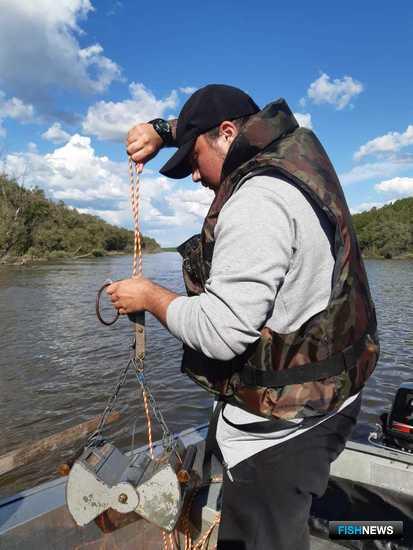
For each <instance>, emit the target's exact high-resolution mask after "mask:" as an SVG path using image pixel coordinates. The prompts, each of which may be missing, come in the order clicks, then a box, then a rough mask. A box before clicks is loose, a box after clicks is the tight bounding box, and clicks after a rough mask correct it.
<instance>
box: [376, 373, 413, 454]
mask: <svg viewBox="0 0 413 550" xmlns="http://www.w3.org/2000/svg"><path fill="white" fill-rule="evenodd" d="M380 420H381V425H382V430H383V439H384V440H385V442H386V444H387V445H390V446H392V447H396V448H398V449H402V450H404V451H408V452H413V382H405V383H404V384H402V385H401V386H400V388H399V389H398V390H397V393H396V396H395V398H394V401H393V406H392V408H391V411H390V413H388V412H384V413H383V414H382V415H381V416H380Z"/></svg>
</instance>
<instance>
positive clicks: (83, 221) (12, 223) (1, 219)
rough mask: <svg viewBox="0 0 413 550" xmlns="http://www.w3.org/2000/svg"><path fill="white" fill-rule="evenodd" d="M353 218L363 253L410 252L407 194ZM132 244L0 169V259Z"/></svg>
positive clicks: (412, 211)
mask: <svg viewBox="0 0 413 550" xmlns="http://www.w3.org/2000/svg"><path fill="white" fill-rule="evenodd" d="M353 223H354V227H355V229H356V233H357V236H358V239H359V242H360V246H361V249H362V252H363V254H364V256H366V257H376V258H394V257H400V256H413V197H412V198H407V199H401V200H398V201H396V202H394V203H393V204H388V205H386V206H383V207H382V208H372V209H371V210H369V211H368V212H362V213H361V214H354V215H353ZM142 247H143V250H144V251H145V252H154V251H156V250H160V246H159V244H158V243H157V242H156V241H155V240H154V239H151V238H150V237H143V242H142ZM132 250H133V232H132V231H129V230H127V229H124V228H120V227H115V226H113V225H110V224H108V223H106V222H104V221H103V220H101V219H100V218H98V217H97V216H92V215H90V214H80V213H79V212H78V211H77V210H75V209H72V208H69V207H68V206H66V205H65V204H64V203H63V202H58V203H55V202H52V201H50V200H48V199H47V198H46V197H45V195H44V192H43V191H42V190H41V189H38V188H35V189H26V188H25V187H23V186H21V185H19V184H18V183H17V182H16V181H15V180H13V179H12V178H9V177H8V176H6V175H4V174H3V175H1V174H0V261H3V262H5V261H10V260H11V261H12V260H13V258H21V257H26V258H28V259H36V258H63V257H66V256H70V257H75V256H86V255H94V256H102V255H104V254H106V253H111V252H125V253H127V252H132Z"/></svg>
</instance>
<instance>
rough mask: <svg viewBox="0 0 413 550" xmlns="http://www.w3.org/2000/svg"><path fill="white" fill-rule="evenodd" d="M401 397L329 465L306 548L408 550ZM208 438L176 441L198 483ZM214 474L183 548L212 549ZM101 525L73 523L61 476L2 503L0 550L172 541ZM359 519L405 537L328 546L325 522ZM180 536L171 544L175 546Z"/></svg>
mask: <svg viewBox="0 0 413 550" xmlns="http://www.w3.org/2000/svg"><path fill="white" fill-rule="evenodd" d="M407 390H408V392H410V391H412V392H413V385H408V386H407ZM402 394H403V396H404V397H403V399H404V401H406V403H407V405H408V406H411V407H412V409H413V399H410V400H406V385H402V386H401V388H400V389H399V391H398V393H397V395H396V398H395V402H394V405H393V408H392V411H391V412H390V413H387V416H386V417H383V418H382V425H381V427H380V429H378V430H376V432H373V433H372V434H371V435H370V437H369V440H368V441H366V442H355V441H348V442H347V444H346V447H345V449H344V451H343V452H342V453H341V455H340V456H339V457H338V458H337V460H336V461H335V462H333V464H332V466H331V476H330V480H329V485H328V489H327V491H326V493H325V495H324V496H323V497H322V498H320V499H316V500H315V501H314V503H313V507H312V511H311V519H310V531H311V550H339V549H340V548H343V547H345V548H357V549H363V548H365V549H371V548H381V549H384V548H386V549H394V550H407V549H412V548H413V453H412V452H411V450H412V449H411V448H409V445H410V443H409V438H406V437H405V439H404V440H403V445H404V447H402V448H400V446H399V447H398V446H397V443H398V442H399V441H398V439H399V438H398V437H394V435H395V434H394V428H395V425H394V422H399V421H400V418H399V416H397V414H398V413H400V407H399V405H400V400H398V397H400V396H401V395H402ZM409 395H411V394H410V393H409ZM396 413H397V414H396ZM382 416H383V415H382ZM412 420H413V417H412ZM383 422H384V423H383ZM399 423H400V422H399ZM401 424H404V427H402V429H403V430H404V432H403V433H404V434H406V430H407V428H406V425H407V426H408V427H409V428H410V427H411V428H412V430H411V436H412V437H411V441H412V442H413V422H412V423H411V424H410V423H408V424H405V423H403V422H402V423H401ZM383 427H384V430H383ZM386 427H387V428H389V429H390V430H392V429H393V432H392V434H387V435H388V436H389V435H390V436H392V438H390V439H389V437H386V433H385V431H386ZM396 427H397V426H396ZM206 434H207V425H206V424H205V425H200V426H197V427H194V428H191V429H188V430H186V431H183V432H181V433H180V434H179V435H178V436H177V437H179V442H180V445H181V446H184V447H185V448H191V447H192V448H193V447H195V448H196V455H195V459H194V463H193V466H192V471H193V475H194V477H195V478H198V479H201V475H202V464H203V456H204V450H205V439H206ZM396 435H397V434H396ZM406 441H407V443H406ZM161 447H162V446H161V442H157V443H155V444H154V452H155V454H156V453H157V452H160V451H161ZM146 451H147V447H140V448H138V449H136V450H134V451H132V454H136V455H139V454H142V453H144V452H146ZM211 468H212V469H211V474H212V477H213V478H214V479H215V482H214V483H210V484H207V485H205V486H203V487H202V488H200V489H199V490H197V491H196V492H194V493H192V494H191V506H190V509H189V512H188V514H187V515H186V518H185V521H181V520H180V521H179V522H178V525H177V528H176V531H175V533H176V535H175V537H178V538H179V542H180V548H182V549H183V548H186V546H185V540H184V538H185V533H187V534H188V532H189V533H190V536H191V539H192V541H193V542H194V543H196V541H199V540H200V538H201V537H202V536H203V534H204V533H209V537H208V540H206V541H205V544H204V546H203V547H202V548H214V546H215V544H216V536H217V528H216V527H215V528H214V526H215V525H216V520H217V514H218V513H219V510H220V498H221V483H220V481H219V480H220V477H221V475H222V470H221V465H220V464H219V462H218V461H217V460H215V459H213V461H212V465H211ZM184 510H185V505H184ZM186 510H188V508H186ZM98 519H99V521H98V520H96V521H94V522H91V523H89V524H88V525H86V526H85V527H78V526H77V525H76V524H75V522H74V521H73V519H72V517H71V514H70V513H69V511H68V508H67V505H66V478H64V477H60V478H58V479H55V480H52V481H49V482H46V483H43V484H41V485H39V486H38V487H35V488H33V489H30V490H27V491H22V492H19V493H17V494H15V495H13V496H11V497H7V498H4V499H3V500H1V501H0V549H1V550H3V549H4V550H6V549H7V550H14V549H16V550H17V549H19V550H25V549H32V548H33V546H35V547H37V548H39V549H42V550H43V549H49V548H50V549H59V550H66V549H67V550H69V549H70V550H72V549H76V550H80V549H88V550H92V549H93V550H98V549H105V550H110V549H115V548H116V549H118V550H119V549H122V550H129V549H132V548H133V549H134V550H141V549H142V550H152V549H159V548H161V547H162V545H164V547H165V548H168V546H167V544H169V543H168V541H165V536H164V535H162V533H161V531H160V529H159V528H158V527H157V526H156V525H154V524H152V523H150V522H149V521H147V520H145V519H142V518H141V517H139V516H138V515H137V514H135V513H132V514H124V517H121V518H120V514H118V513H116V514H115V515H113V514H112V515H111V514H110V513H105V515H104V518H103V517H100V516H99V518H98ZM361 520H363V521H364V520H371V521H390V520H392V521H403V524H404V537H403V539H399V540H392V541H387V542H386V541H384V540H364V541H363V540H334V541H333V540H331V539H330V538H329V534H328V522H329V521H361ZM178 538H175V540H176V541H178ZM187 542H188V541H187ZM169 548H171V546H169ZM199 548H201V546H199Z"/></svg>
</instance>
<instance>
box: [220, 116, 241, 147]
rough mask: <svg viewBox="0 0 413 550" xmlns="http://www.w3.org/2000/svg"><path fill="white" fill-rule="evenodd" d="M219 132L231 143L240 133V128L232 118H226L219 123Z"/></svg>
mask: <svg viewBox="0 0 413 550" xmlns="http://www.w3.org/2000/svg"><path fill="white" fill-rule="evenodd" d="M219 134H220V135H221V136H223V137H224V139H225V140H226V141H229V142H230V143H231V142H232V141H234V139H235V138H236V137H237V135H238V128H237V127H236V126H235V124H234V123H233V122H231V120H224V121H223V122H221V124H220V125H219Z"/></svg>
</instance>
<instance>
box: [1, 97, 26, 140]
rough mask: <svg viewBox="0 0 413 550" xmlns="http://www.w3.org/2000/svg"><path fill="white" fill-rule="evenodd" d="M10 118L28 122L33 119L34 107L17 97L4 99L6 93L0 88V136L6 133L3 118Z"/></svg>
mask: <svg viewBox="0 0 413 550" xmlns="http://www.w3.org/2000/svg"><path fill="white" fill-rule="evenodd" d="M5 118H12V119H14V120H19V121H21V122H30V121H32V120H34V107H33V105H30V104H28V103H24V101H22V100H21V99H19V98H18V97H12V98H10V99H6V94H5V93H4V92H2V91H1V90H0V137H4V136H5V135H6V129H5V128H4V127H3V120H4V119H5Z"/></svg>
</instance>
